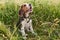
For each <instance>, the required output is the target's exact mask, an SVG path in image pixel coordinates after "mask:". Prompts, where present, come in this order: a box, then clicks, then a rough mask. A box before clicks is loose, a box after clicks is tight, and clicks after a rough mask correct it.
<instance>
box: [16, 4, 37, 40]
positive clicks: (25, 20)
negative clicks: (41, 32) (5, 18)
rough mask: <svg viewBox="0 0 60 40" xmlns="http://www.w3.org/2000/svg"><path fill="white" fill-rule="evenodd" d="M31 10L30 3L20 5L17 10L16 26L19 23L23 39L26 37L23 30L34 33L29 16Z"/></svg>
mask: <svg viewBox="0 0 60 40" xmlns="http://www.w3.org/2000/svg"><path fill="white" fill-rule="evenodd" d="M32 11H33V10H32V5H31V4H27V3H25V4H23V5H21V8H20V10H19V21H18V23H17V25H16V26H18V25H19V24H21V28H20V29H21V30H20V32H21V34H22V36H23V39H26V36H27V34H26V33H25V30H27V31H30V32H31V33H32V34H34V35H36V33H35V32H34V30H33V27H32V19H30V16H29V15H30V14H31V13H32Z"/></svg>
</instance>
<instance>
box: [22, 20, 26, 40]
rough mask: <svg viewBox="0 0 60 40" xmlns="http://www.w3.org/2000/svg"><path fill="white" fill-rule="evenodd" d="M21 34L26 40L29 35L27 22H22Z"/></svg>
mask: <svg viewBox="0 0 60 40" xmlns="http://www.w3.org/2000/svg"><path fill="white" fill-rule="evenodd" d="M21 24H22V25H21V34H22V36H23V39H26V36H27V34H26V33H25V21H22V22H21Z"/></svg>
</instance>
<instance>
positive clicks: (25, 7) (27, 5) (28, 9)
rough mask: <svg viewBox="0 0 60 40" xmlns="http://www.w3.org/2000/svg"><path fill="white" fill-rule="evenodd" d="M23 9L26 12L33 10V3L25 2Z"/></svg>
mask: <svg viewBox="0 0 60 40" xmlns="http://www.w3.org/2000/svg"><path fill="white" fill-rule="evenodd" d="M21 10H23V11H24V12H25V13H26V12H32V5H31V4H27V3H25V4H23V5H21Z"/></svg>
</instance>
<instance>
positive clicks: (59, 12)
mask: <svg viewBox="0 0 60 40" xmlns="http://www.w3.org/2000/svg"><path fill="white" fill-rule="evenodd" d="M29 3H31V4H32V5H33V13H32V15H31V18H32V20H33V28H34V31H35V32H36V33H37V34H38V36H33V34H31V33H28V34H29V36H28V39H27V40H60V5H59V4H58V5H53V4H51V5H48V4H42V3H37V2H35V1H30V2H29ZM0 5H1V6H0V40H23V39H22V36H21V33H20V32H19V30H18V28H17V27H16V23H17V21H18V11H19V7H20V6H19V5H16V4H14V3H10V4H9V3H5V4H4V5H2V4H0Z"/></svg>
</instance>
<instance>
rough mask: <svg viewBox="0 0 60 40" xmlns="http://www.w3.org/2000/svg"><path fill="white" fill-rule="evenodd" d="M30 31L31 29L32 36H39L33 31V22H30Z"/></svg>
mask: <svg viewBox="0 0 60 40" xmlns="http://www.w3.org/2000/svg"><path fill="white" fill-rule="evenodd" d="M29 29H30V32H31V33H32V34H34V35H37V34H36V33H35V32H34V30H33V27H32V20H30V27H29Z"/></svg>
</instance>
